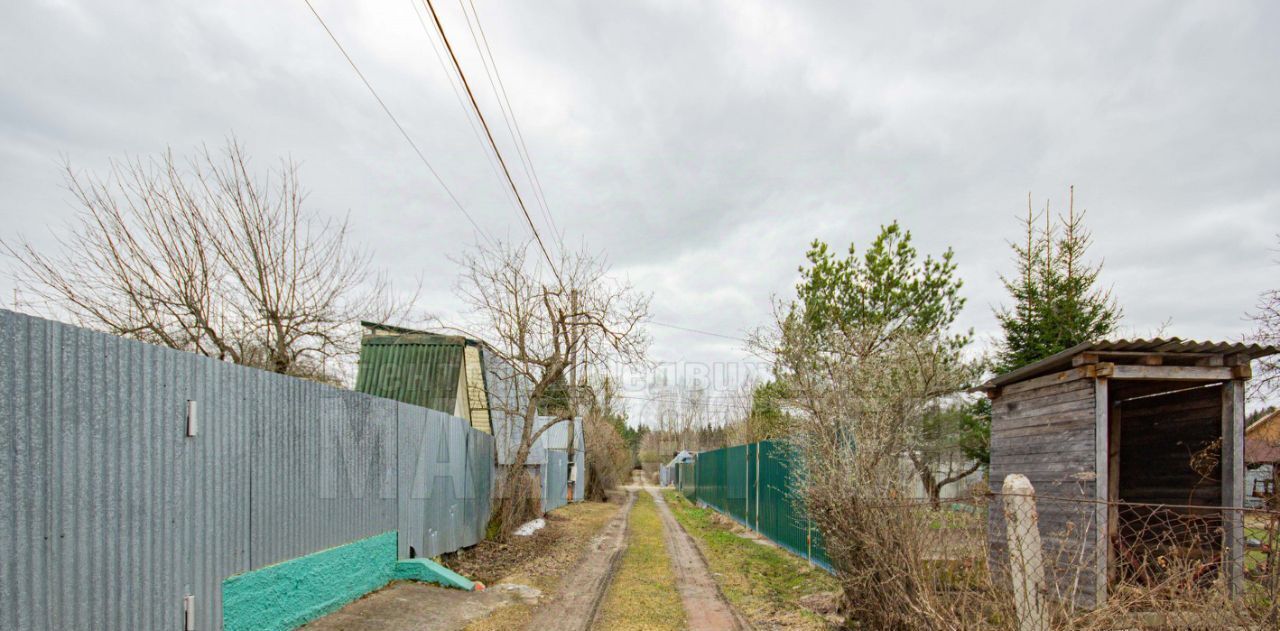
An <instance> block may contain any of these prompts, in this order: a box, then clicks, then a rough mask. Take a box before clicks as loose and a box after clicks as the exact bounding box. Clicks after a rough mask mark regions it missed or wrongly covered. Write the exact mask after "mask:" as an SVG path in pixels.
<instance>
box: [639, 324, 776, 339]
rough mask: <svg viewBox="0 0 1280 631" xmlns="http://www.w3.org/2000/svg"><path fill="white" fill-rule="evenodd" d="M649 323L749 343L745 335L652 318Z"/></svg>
mask: <svg viewBox="0 0 1280 631" xmlns="http://www.w3.org/2000/svg"><path fill="white" fill-rule="evenodd" d="M649 324H652V325H654V326H660V327H665V328H668V329H676V330H679V331H687V332H689V333H697V334H699V335H708V336H711V337H719V338H723V339H726V340H733V341H735V342H742V343H744V344H750V343H751V340H749V339H747V338H745V337H736V336H733V335H725V334H724V333H714V332H712V331H703V330H701V329H693V328H689V327H687V326H680V325H678V324H668V323H666V322H654V321H653V320H650V321H649Z"/></svg>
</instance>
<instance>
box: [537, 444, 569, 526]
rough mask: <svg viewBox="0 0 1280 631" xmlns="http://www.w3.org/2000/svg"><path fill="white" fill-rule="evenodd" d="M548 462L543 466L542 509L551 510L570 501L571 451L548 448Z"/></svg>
mask: <svg viewBox="0 0 1280 631" xmlns="http://www.w3.org/2000/svg"><path fill="white" fill-rule="evenodd" d="M546 458H547V464H546V465H544V466H543V467H542V510H544V511H551V510H555V509H557V508H560V507H561V506H564V505H565V504H567V503H568V501H569V499H568V492H569V452H567V451H565V450H563V449H548V450H546Z"/></svg>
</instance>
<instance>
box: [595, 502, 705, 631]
mask: <svg viewBox="0 0 1280 631" xmlns="http://www.w3.org/2000/svg"><path fill="white" fill-rule="evenodd" d="M675 585H676V581H675V575H674V574H673V573H672V571H671V562H670V559H668V558H667V546H666V543H665V542H664V540H663V537H662V520H661V517H660V516H659V515H658V506H657V504H655V503H654V501H653V498H652V497H650V496H649V494H648V493H638V494H637V497H636V503H635V505H634V506H633V507H632V508H631V519H630V522H629V523H628V526H627V551H626V552H625V553H623V556H622V565H621V567H619V568H618V573H617V574H616V575H615V576H614V578H613V583H612V584H611V585H610V586H609V592H608V594H606V595H605V601H604V603H603V605H602V607H601V620H600V623H599V625H598V626H599V628H601V629H643V630H645V631H660V630H663V629H672V630H678V629H683V628H685V614H684V605H683V604H681V602H680V595H679V593H677V592H676V587H675Z"/></svg>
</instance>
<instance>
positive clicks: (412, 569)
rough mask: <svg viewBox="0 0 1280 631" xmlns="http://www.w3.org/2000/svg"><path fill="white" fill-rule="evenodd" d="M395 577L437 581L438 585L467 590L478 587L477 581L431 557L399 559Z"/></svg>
mask: <svg viewBox="0 0 1280 631" xmlns="http://www.w3.org/2000/svg"><path fill="white" fill-rule="evenodd" d="M395 578H396V579H397V580H402V581H421V582H423V583H435V584H436V585H444V586H445V587H455V588H457V589H461V590H465V591H472V590H474V589H475V588H476V584H475V583H473V582H471V581H469V580H467V579H466V578H464V577H463V576H462V575H461V574H458V573H457V572H454V571H453V570H451V569H449V568H447V567H445V566H443V565H440V564H439V563H436V562H435V561H432V560H431V559H408V560H405V561H397V562H396V569H395Z"/></svg>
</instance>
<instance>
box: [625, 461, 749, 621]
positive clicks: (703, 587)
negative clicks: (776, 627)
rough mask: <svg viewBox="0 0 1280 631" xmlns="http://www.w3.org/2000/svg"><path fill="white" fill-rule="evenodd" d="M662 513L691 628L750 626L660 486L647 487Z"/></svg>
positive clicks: (672, 567)
mask: <svg viewBox="0 0 1280 631" xmlns="http://www.w3.org/2000/svg"><path fill="white" fill-rule="evenodd" d="M645 490H646V491H648V492H649V494H650V495H652V496H653V499H654V501H655V502H656V503H657V504H658V512H659V513H660V514H661V515H662V530H663V537H664V539H665V540H666V544H667V554H668V555H669V556H670V557H671V569H672V570H673V571H674V572H675V575H676V589H677V591H679V592H680V600H681V601H683V602H684V610H685V614H686V615H687V621H688V625H689V628H690V629H694V630H695V631H721V630H741V629H749V628H750V625H749V624H748V623H747V622H746V620H744V619H743V618H742V617H741V616H739V615H738V614H737V612H735V611H734V610H733V607H731V606H730V605H729V602H728V601H727V600H725V597H724V594H722V593H720V587H719V586H718V585H716V581H715V578H713V577H712V576H711V570H709V569H708V568H707V562H706V560H705V559H703V558H702V552H701V551H700V550H698V545H697V544H696V543H694V541H693V538H692V537H690V536H689V534H688V533H686V532H685V531H684V528H681V527H680V523H679V522H677V521H676V518H675V516H674V515H672V514H671V508H670V507H668V506H667V503H666V501H665V500H664V499H663V498H662V492H661V491H659V490H658V489H657V488H656V487H652V486H646V487H645Z"/></svg>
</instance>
